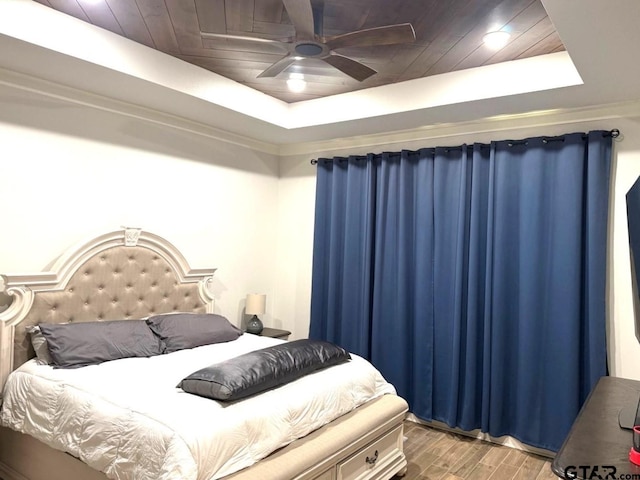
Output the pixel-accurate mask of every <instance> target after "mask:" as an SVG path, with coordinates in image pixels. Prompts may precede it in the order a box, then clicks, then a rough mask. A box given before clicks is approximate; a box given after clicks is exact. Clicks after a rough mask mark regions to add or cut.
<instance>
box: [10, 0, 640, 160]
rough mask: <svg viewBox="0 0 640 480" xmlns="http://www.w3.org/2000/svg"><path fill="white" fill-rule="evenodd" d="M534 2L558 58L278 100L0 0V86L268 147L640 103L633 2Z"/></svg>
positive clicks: (38, 9)
mask: <svg viewBox="0 0 640 480" xmlns="http://www.w3.org/2000/svg"><path fill="white" fill-rule="evenodd" d="M542 3H543V4H544V6H545V8H546V10H547V13H548V14H549V17H550V18H551V20H552V22H553V24H554V26H555V28H556V30H557V31H558V33H559V35H560V37H561V39H562V41H563V43H564V45H565V47H566V50H567V51H566V52H560V53H554V54H551V55H545V56H539V57H533V58H528V59H524V60H517V61H514V62H507V63H502V64H496V65H489V66H485V67H480V68H475V69H468V70H462V71H457V72H452V73H447V74H442V75H436V76H432V77H427V78H421V79H416V80H410V81H407V82H403V83H398V84H393V85H386V86H382V87H376V88H372V89H368V90H362V91H358V92H352V93H347V94H342V95H336V96H332V97H326V98H320V99H316V100H309V101H303V102H298V103H293V104H287V103H285V102H282V101H280V100H277V99H274V98H272V97H269V96H266V95H264V94H263V93H260V92H258V91H255V90H252V89H250V88H248V87H246V86H244V85H240V84H238V83H235V82H233V81H231V80H228V79H226V78H224V77H221V76H218V75H216V74H214V73H211V72H209V71H206V70H203V69H201V68H198V67H195V66H193V65H191V64H187V63H185V62H182V61H180V60H178V59H176V58H173V57H170V56H168V55H165V54H163V53H160V52H158V51H156V50H153V49H150V48H148V47H145V46H143V45H140V44H137V43H135V42H132V41H130V40H127V39H125V38H123V37H120V36H118V35H115V34H113V33H111V32H108V31H106V30H102V29H100V28H97V27H94V26H92V25H89V24H87V23H84V22H82V21H79V20H77V19H75V18H73V17H69V16H67V15H64V14H61V13H59V12H56V11H55V10H52V9H51V8H47V7H44V6H42V5H40V4H38V3H36V2H32V1H31V0H2V1H0V82H5V83H10V84H13V85H16V84H21V85H22V86H23V88H31V87H30V82H32V81H34V80H35V79H38V80H37V81H38V82H39V83H38V86H37V88H38V89H39V90H41V89H42V86H43V83H42V82H41V81H40V80H45V81H47V82H53V83H46V85H47V90H48V92H49V94H55V95H60V96H65V97H70V96H72V97H74V99H75V101H85V102H86V103H90V104H94V105H95V104H98V103H100V99H101V98H104V97H107V98H108V99H111V100H110V101H111V102H112V101H113V100H117V101H122V102H125V103H124V104H123V105H131V104H133V105H135V106H136V107H138V108H140V107H142V108H145V109H153V110H155V111H158V112H164V114H165V115H167V114H168V115H171V116H176V117H179V118H181V119H186V120H187V121H191V122H194V123H193V125H195V126H198V127H200V128H211V129H213V130H214V131H217V132H220V133H229V134H230V137H234V136H237V138H246V139H251V140H253V141H256V142H262V143H264V144H265V145H269V146H272V147H273V148H276V149H277V148H278V146H282V145H290V144H300V143H304V142H314V141H316V142H317V141H326V140H332V139H336V138H343V137H352V136H359V135H370V134H379V133H388V132H394V131H403V130H410V129H416V128H424V127H426V126H432V125H445V124H451V123H459V122H469V121H478V120H481V119H485V118H489V117H495V116H501V117H502V118H504V116H509V115H516V116H518V115H523V114H529V113H531V112H539V111H547V110H554V111H558V110H564V109H575V108H580V107H590V106H599V105H607V104H614V103H623V102H637V101H638V100H640V61H638V60H639V58H638V57H639V54H638V49H639V47H640V28H638V27H637V25H638V23H639V22H640V1H638V0H616V1H615V2H611V1H607V0H542ZM68 87H70V88H72V89H74V90H73V94H71V93H70V92H71V90H69V89H68ZM34 88H35V87H34ZM76 89H77V90H76ZM78 90H80V91H82V92H83V93H82V94H80V93H79V92H78ZM83 95H84V97H83ZM123 108H125V107H124V106H123ZM507 118H508V117H507Z"/></svg>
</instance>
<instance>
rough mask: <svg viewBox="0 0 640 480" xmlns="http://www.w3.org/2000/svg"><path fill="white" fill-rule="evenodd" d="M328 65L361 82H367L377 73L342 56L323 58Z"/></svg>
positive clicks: (332, 55) (334, 55) (333, 55)
mask: <svg viewBox="0 0 640 480" xmlns="http://www.w3.org/2000/svg"><path fill="white" fill-rule="evenodd" d="M322 60H324V61H325V62H326V63H328V64H329V65H331V66H333V67H335V68H337V69H338V70H340V71H341V72H342V73H346V74H347V75H349V76H350V77H351V78H355V79H356V80H358V81H359V82H362V81H363V80H366V79H367V78H369V77H370V76H371V75H374V74H376V73H378V72H376V71H375V70H374V69H373V68H369V67H367V66H366V65H365V64H364V63H360V62H358V61H356V60H353V59H351V58H349V57H345V56H342V55H337V54H331V55H329V56H328V57H325V58H323V59H322Z"/></svg>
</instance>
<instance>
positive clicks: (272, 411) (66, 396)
mask: <svg viewBox="0 0 640 480" xmlns="http://www.w3.org/2000/svg"><path fill="white" fill-rule="evenodd" d="M279 342H280V340H275V339H271V338H265V337H257V336H254V335H242V336H241V337H240V338H239V339H238V340H235V341H233V342H229V343H221V344H216V345H208V346H204V347H199V348H194V349H190V350H182V351H179V352H175V353H171V354H167V355H160V356H157V357H152V358H129V359H123V360H116V361H112V362H106V363H103V364H101V365H95V366H89V367H83V368H78V369H72V370H63V369H54V368H52V367H50V366H46V365H45V366H43V365H38V364H37V363H36V362H35V360H31V361H29V362H27V363H26V364H25V365H23V366H21V367H20V368H19V369H17V370H16V371H15V372H13V373H12V374H11V375H10V377H9V380H8V382H7V385H6V387H5V390H4V396H3V405H2V410H1V412H0V413H1V416H0V421H1V424H2V425H3V426H6V427H9V428H12V429H14V430H17V431H20V432H23V433H27V434H29V435H32V436H33V437H35V438H37V439H39V440H41V441H43V442H44V443H46V444H48V445H50V446H52V447H54V448H57V449H59V450H64V451H67V452H69V453H71V454H72V455H74V456H76V457H78V458H80V459H81V460H83V461H84V462H85V463H87V464H89V465H90V466H92V467H93V468H95V469H97V470H101V471H103V472H105V473H106V475H107V476H108V477H109V478H114V479H154V480H156V479H157V480H168V479H180V480H189V479H193V480H195V479H202V480H205V479H207V480H208V479H216V478H220V477H223V476H225V475H229V474H231V473H233V472H235V471H238V470H240V469H242V468H245V467H248V466H250V465H252V464H253V463H255V462H257V461H258V460H260V459H261V458H264V457H265V456H267V455H268V454H269V453H271V452H273V451H274V450H276V449H278V448H280V447H282V446H284V445H286V444H288V443H290V442H292V441H293V440H295V439H296V438H300V437H303V436H305V435H306V434H308V433H310V432H311V431H313V430H315V429H317V428H319V427H321V426H322V425H324V424H326V423H328V422H330V421H331V420H333V419H335V418H337V417H339V416H340V415H343V414H345V413H347V412H349V411H351V410H352V409H354V408H356V407H357V406H359V405H361V404H363V403H365V402H367V401H368V400H370V399H372V398H375V397H378V396H380V395H383V394H385V393H395V390H394V388H393V386H392V385H390V384H389V383H387V382H386V381H385V380H384V379H383V378H382V376H381V375H380V373H379V372H378V371H377V370H376V369H375V368H374V367H373V366H372V365H371V364H369V363H368V362H366V361H365V360H363V359H362V358H360V357H357V356H355V355H352V357H353V359H352V360H351V361H350V362H348V363H345V364H342V365H338V366H335V367H331V368H328V369H325V370H321V371H318V372H316V373H313V374H311V375H308V376H306V377H303V378H301V379H299V380H296V381H295V382H292V383H289V384H287V385H284V386H282V387H280V388H276V389H273V390H270V391H267V392H265V393H263V394H260V395H256V396H253V397H250V398H248V399H245V400H242V401H238V402H234V403H230V404H225V403H222V402H216V401H214V400H209V399H205V398H201V397H198V396H195V395H191V394H188V393H185V392H183V391H182V390H180V389H178V388H176V385H177V384H178V383H179V382H180V380H181V379H182V378H184V377H185V376H187V375H189V374H190V373H192V372H194V371H195V370H198V369H200V368H203V367H205V366H207V365H210V364H212V363H216V362H218V361H221V360H224V359H226V358H230V357H233V356H236V355H239V354H242V353H246V352H248V351H251V350H256V349H258V348H263V347H265V346H269V345H273V344H276V343H279Z"/></svg>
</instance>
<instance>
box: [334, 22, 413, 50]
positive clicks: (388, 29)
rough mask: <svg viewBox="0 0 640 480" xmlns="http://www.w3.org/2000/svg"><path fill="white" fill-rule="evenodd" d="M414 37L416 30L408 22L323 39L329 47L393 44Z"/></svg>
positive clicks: (404, 41)
mask: <svg viewBox="0 0 640 480" xmlns="http://www.w3.org/2000/svg"><path fill="white" fill-rule="evenodd" d="M415 39H416V32H415V31H414V30H413V26H412V25H411V24H410V23H400V24H397V25H387V26H384V27H375V28H368V29H366V30H358V31H357V32H351V33H345V34H344V35H336V36H335V37H329V38H328V39H326V40H325V44H326V45H327V46H328V47H329V48H330V49H331V50H334V49H336V48H345V47H371V46H378V45H395V44H398V43H411V42H414V41H415Z"/></svg>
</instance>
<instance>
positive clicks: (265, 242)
mask: <svg viewBox="0 0 640 480" xmlns="http://www.w3.org/2000/svg"><path fill="white" fill-rule="evenodd" d="M0 105H2V108H0V204H1V205H2V210H1V213H0V222H1V225H2V227H1V229H0V272H6V273H17V272H20V273H28V272H38V271H41V270H42V269H43V268H44V267H45V266H46V265H47V264H48V263H49V262H50V261H51V260H52V259H53V258H54V257H55V256H57V255H59V254H60V253H61V252H63V251H64V250H65V249H67V248H68V247H69V246H71V245H73V244H75V243H77V242H80V241H83V240H87V239H89V238H91V237H93V236H95V235H99V234H101V233H104V232H106V231H109V230H113V229H117V228H119V227H120V226H121V225H127V226H137V227H142V228H144V229H145V230H148V231H151V232H153V233H157V234H159V235H162V236H164V237H166V238H167V239H169V240H170V241H171V242H172V243H174V244H175V245H176V246H177V247H178V248H179V249H180V250H181V251H182V252H183V253H184V255H185V257H186V258H187V260H188V261H189V263H190V264H191V266H192V267H193V268H201V267H202V268H203V267H217V268H218V269H219V270H218V272H217V273H216V276H215V278H216V283H215V288H216V309H217V311H218V312H219V313H221V314H224V315H226V316H227V317H229V318H230V319H231V320H232V321H233V322H234V323H236V324H238V325H240V324H241V322H242V321H243V320H244V318H243V316H242V308H243V302H244V297H245V295H246V293H248V292H263V293H266V294H267V295H268V297H267V313H266V314H265V316H264V318H263V320H264V321H265V323H266V324H267V325H269V326H273V327H281V328H286V329H289V330H291V331H292V332H293V335H292V338H303V337H305V336H306V335H307V333H308V327H309V305H310V292H311V255H312V246H313V211H314V202H315V167H313V166H312V165H310V163H309V160H310V159H311V158H314V157H319V156H333V155H338V154H341V155H345V154H357V153H366V152H380V151H383V150H391V149H401V148H412V149H413V148H419V147H429V146H435V145H457V144H460V143H463V142H474V141H480V142H486V141H490V140H492V139H504V138H523V137H526V136H533V135H555V134H562V133H567V132H571V131H586V130H591V129H611V128H618V129H620V130H621V132H622V133H623V138H622V139H621V140H619V141H617V142H616V144H615V145H616V152H615V169H614V173H615V177H614V180H613V194H612V195H613V203H612V211H611V213H612V215H611V234H610V251H609V259H610V263H609V292H608V296H609V318H608V342H609V346H610V348H609V360H610V369H611V373H612V374H613V375H616V376H623V377H629V378H637V379H640V345H639V344H638V342H637V340H636V339H635V336H634V327H633V303H632V297H631V281H630V266H629V251H628V241H627V225H626V207H625V203H624V195H625V193H626V191H627V190H628V188H629V187H630V186H631V184H632V183H633V182H634V181H635V179H636V178H637V176H638V175H640V109H639V108H637V106H635V107H633V108H631V109H630V108H629V107H628V106H624V107H623V106H619V107H608V108H606V109H604V110H602V109H601V110H599V111H597V112H596V113H594V112H593V111H578V112H574V113H572V114H570V115H566V114H563V113H550V114H548V115H545V116H538V117H535V118H524V119H515V120H514V119H508V120H504V121H486V122H480V123H473V124H465V125H449V126H443V127H434V128H431V129H423V130H420V131H416V132H409V133H403V132H399V133H398V132H396V133H389V134H387V135H376V136H371V137H363V138H357V139H344V140H340V139H338V140H336V141H333V142H330V143H327V144H317V145H312V144H307V145H302V146H297V147H296V146H293V147H290V149H289V150H287V148H284V149H283V151H284V153H283V155H282V156H281V157H280V158H278V157H277V156H275V155H271V154H266V153H262V151H260V150H258V149H254V148H249V147H248V146H240V145H239V144H238V141H237V138H236V137H231V136H230V137H229V138H228V139H225V140H224V141H223V140H220V139H217V138H216V135H217V133H215V132H214V133H211V134H208V133H207V132H204V133H203V132H202V131H201V130H199V129H198V128H194V129H190V128H176V127H175V126H173V127H172V126H167V125H165V124H163V122H160V121H153V119H154V118H155V117H154V115H153V113H152V112H151V114H150V115H149V118H148V119H141V118H139V117H137V116H135V115H130V114H128V113H127V111H126V109H125V110H124V111H125V114H121V113H114V112H111V111H109V110H108V109H96V108H94V107H90V106H84V105H82V104H80V103H73V102H68V101H66V100H63V99H60V98H56V97H52V96H45V95H40V94H38V93H36V92H34V91H27V90H23V89H19V88H14V87H11V86H9V85H7V84H0ZM158 118H160V117H158ZM187 127H188V125H187ZM196 132H198V133H196ZM227 140H228V141H227ZM248 144H250V142H248ZM327 145H331V146H330V147H328V146H327ZM296 149H298V150H299V153H296V152H295V150H296ZM3 303H5V300H4V299H2V298H0V308H2V305H3Z"/></svg>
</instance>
